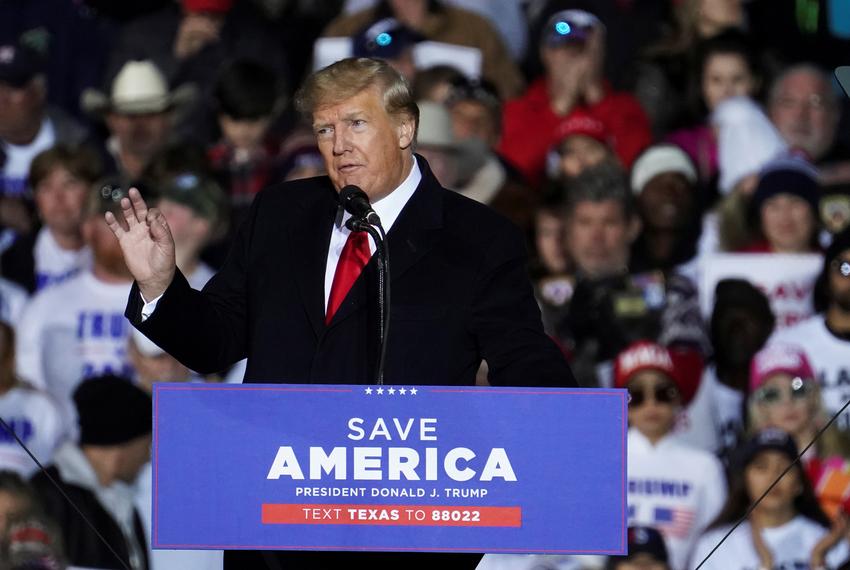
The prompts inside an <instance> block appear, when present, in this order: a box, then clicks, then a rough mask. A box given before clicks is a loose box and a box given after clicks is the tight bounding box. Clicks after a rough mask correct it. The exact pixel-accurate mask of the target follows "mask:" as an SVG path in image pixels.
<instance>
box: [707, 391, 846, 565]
mask: <svg viewBox="0 0 850 570" xmlns="http://www.w3.org/2000/svg"><path fill="white" fill-rule="evenodd" d="M847 406H850V400H847V401H846V402H844V405H843V406H841V409H840V410H838V411H837V412H835V413H834V414H833V415H832V417H831V418H829V421H828V422H826V425H824V426H823V427H822V428H820V429H819V430H818V432H817V433H816V434H815V437H814V438H813V439H812V441H810V442H809V444H808V445H807V446H806V447H805V448H804V449H803V450H802V451H800V453H798V454H797V457H796V459H794V461H792V462H791V463H790V464H789V465H788V467H786V468H785V470H784V471H783V472H782V473H780V474H779V477H777V478H776V480H775V481H773V483H771V484H770V487H768V488H767V490H765V492H764V493H762V494H761V496H760V497H759V498H758V499H756V500H755V501H753V504H752V505H750V507H749V508H748V509H747V512H745V513H744V515H743V516H742V517H741V518H740V519H738V521H737V522H736V523H735V524H734V525H733V526H732V528H730V529H729V532H727V533H726V534H725V535H724V536H723V538H721V539H720V542H718V543H717V544H716V545H715V546H714V548H712V549H711V552H709V553H708V554H707V555H706V557H705V558H703V559H702V562H700V563H699V565H698V566H697V567H696V568H694V570H699V569H700V568H702V566H703V564H705V563H706V562H707V561H708V559H709V558H711V555H712V554H714V553H715V552H716V551H717V549H718V548H720V545H721V544H723V543H724V542H726V539H727V538H729V536H730V535H731V534H732V533H733V532H734V531H735V529H736V528H738V527H739V526H741V523H743V522H744V521H745V520H747V519H748V518H749V516H750V513H752V512H753V510H754V509H755V508H756V507H757V506H759V503H761V502H762V500H763V499H764V498H765V497H767V495H768V494H769V493H770V492H771V491H772V490H773V488H774V487H775V486H776V485H777V484H778V483H779V481H781V480H782V478H783V477H785V475H786V474H787V473H788V472H789V471H790V470H791V468H792V467H794V465H798V464H799V463H800V460H801V459H802V458H803V455H805V453H806V452H807V451H808V450H809V448H810V447H812V446H813V445H814V444H815V442H817V440H818V439H820V437H821V436H822V435H823V432H825V431H826V430H827V428H829V426H831V425H832V424H833V422H835V420H836V419H838V416H840V415H841V414H842V413H843V412H844V410H846V409H847ZM800 467H801V468H802V465H801V466H800ZM803 476H804V477H805V476H806V475H805V472H804V473H803Z"/></svg>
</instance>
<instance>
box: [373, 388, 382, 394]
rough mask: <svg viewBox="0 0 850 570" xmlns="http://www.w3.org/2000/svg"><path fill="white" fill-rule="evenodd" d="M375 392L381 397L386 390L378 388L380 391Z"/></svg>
mask: <svg viewBox="0 0 850 570" xmlns="http://www.w3.org/2000/svg"><path fill="white" fill-rule="evenodd" d="M375 391H376V392H377V393H378V395H379V396H380V395H381V394H383V393H384V389H383V388H378V389H377V390H375Z"/></svg>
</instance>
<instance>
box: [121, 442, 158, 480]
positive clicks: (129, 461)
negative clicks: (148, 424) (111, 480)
mask: <svg viewBox="0 0 850 570" xmlns="http://www.w3.org/2000/svg"><path fill="white" fill-rule="evenodd" d="M150 457H151V435H150V434H147V435H142V436H139V437H137V438H136V439H133V440H131V441H128V442H127V443H125V444H122V446H121V459H120V462H119V466H118V477H119V478H120V479H121V480H122V481H124V482H125V483H133V482H134V481H135V480H136V477H138V475H139V471H141V470H142V467H144V466H145V463H147V462H148V461H150Z"/></svg>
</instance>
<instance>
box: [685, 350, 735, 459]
mask: <svg viewBox="0 0 850 570" xmlns="http://www.w3.org/2000/svg"><path fill="white" fill-rule="evenodd" d="M743 405H744V394H743V392H739V391H738V390H735V389H733V388H730V387H729V386H727V385H726V384H723V383H722V382H720V380H718V379H717V370H716V369H715V368H714V366H713V365H712V366H707V367H706V369H705V371H704V372H703V374H702V380H701V381H700V385H699V388H698V389H697V393H696V395H695V396H694V399H693V400H692V401H691V403H690V404H689V405H688V406H687V407H686V408H685V409H684V410H682V414H681V416H680V418H679V420H678V422H677V425H676V429H675V434H676V437H677V438H678V439H679V440H680V441H682V442H683V443H686V444H688V445H692V446H694V447H698V448H700V449H703V450H705V451H709V452H711V453H714V454H720V453H722V452H726V451H729V450H732V449H734V448H735V447H736V445H737V443H738V441H737V440H738V437H739V435H738V434H740V433H741V431H742V429H743V425H744V418H743V415H744V412H743Z"/></svg>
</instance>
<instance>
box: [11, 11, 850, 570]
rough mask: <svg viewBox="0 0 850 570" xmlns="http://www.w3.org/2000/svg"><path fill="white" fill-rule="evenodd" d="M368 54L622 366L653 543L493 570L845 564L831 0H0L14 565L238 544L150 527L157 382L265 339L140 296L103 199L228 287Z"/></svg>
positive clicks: (577, 361)
mask: <svg viewBox="0 0 850 570" xmlns="http://www.w3.org/2000/svg"><path fill="white" fill-rule="evenodd" d="M349 56H355V57H371V58H378V59H383V60H386V61H388V62H389V63H390V64H391V65H392V66H393V67H394V68H395V69H397V70H398V71H399V72H400V73H401V74H402V75H403V76H404V77H405V78H406V79H407V81H408V82H409V83H410V85H411V87H412V89H413V91H414V93H415V95H416V98H417V100H418V107H419V113H420V116H419V128H418V133H417V140H416V143H415V144H416V147H415V148H416V152H417V153H418V154H419V155H420V156H421V157H423V158H424V159H425V160H427V161H428V164H429V165H430V168H431V170H432V171H433V173H434V174H435V175H436V177H437V179H438V180H439V181H440V182H441V183H442V185H443V186H445V187H446V188H449V189H451V190H453V191H456V192H458V193H460V194H462V195H464V196H466V197H468V198H470V199H472V200H475V201H477V202H481V203H483V204H486V205H489V206H490V207H491V208H493V209H494V210H495V211H497V212H499V213H500V214H502V215H503V216H505V217H507V218H508V219H510V220H511V221H512V222H513V223H514V224H516V225H517V226H518V227H519V228H520V229H521V230H522V231H523V232H524V233H525V235H526V236H527V241H528V248H529V252H530V264H529V278H530V279H531V280H532V282H533V285H534V291H535V294H536V297H537V301H538V304H539V307H540V311H541V316H542V319H543V324H544V327H545V330H546V332H547V333H548V335H549V336H551V337H552V338H553V339H554V340H555V341H556V343H557V344H558V345H559V346H560V348H561V349H562V351H563V353H564V355H565V358H566V359H567V360H568V362H569V363H570V366H571V368H572V370H573V372H574V374H575V376H576V379H577V380H578V382H579V383H580V384H581V385H582V386H584V387H616V388H624V389H626V390H628V393H629V407H628V420H629V432H628V483H627V485H628V488H627V491H628V523H629V526H630V529H629V554H628V555H627V556H623V557H611V558H609V559H605V558H601V557H591V556H560V557H555V556H518V555H487V556H485V558H484V559H483V561H482V563H481V566H480V568H483V569H491V570H495V569H517V570H522V569H526V568H529V569H530V568H552V569H582V568H588V569H594V568H610V569H617V570H634V569H637V568H642V569H653V570H663V569H667V570H686V569H692V568H694V567H696V566H697V565H698V564H699V563H700V562H702V561H703V559H705V558H706V557H708V560H707V562H706V563H705V565H704V566H702V567H703V568H706V569H723V570H736V569H740V570H751V569H756V568H765V569H767V568H771V569H781V570H785V569H790V568H811V569H817V568H837V567H848V568H850V542H848V541H850V538H848V537H850V531H848V528H850V527H848V519H850V499H849V498H848V497H850V412H848V411H844V406H845V404H846V403H847V402H848V401H849V400H850V129H847V128H846V127H845V126H844V125H845V121H846V118H847V117H850V115H848V113H846V111H847V110H848V107H849V106H848V104H847V102H848V99H846V98H845V97H844V95H843V94H842V92H841V88H840V87H839V85H838V83H837V82H836V81H835V80H834V79H833V75H832V69H833V68H834V67H836V66H838V65H841V64H850V10H847V9H846V8H844V7H843V5H842V3H840V2H832V1H828V0H805V1H803V0H796V1H795V0H499V1H476V0H463V1H461V0H377V1H376V0H345V1H343V0H336V1H330V0H328V1H323V2H306V1H287V0H151V1H149V2H108V1H106V0H12V1H10V2H4V3H0V418H2V419H3V421H4V422H5V424H6V426H5V428H4V429H0V568H45V569H47V568H64V567H66V565H69V566H79V567H91V568H114V567H118V566H119V564H118V563H117V562H116V557H117V558H120V559H121V560H122V561H123V564H126V565H127V566H129V567H130V568H133V569H134V570H140V569H145V570H147V569H155V570H162V569H169V568H181V569H184V568H190V569H191V568H198V569H200V568H220V567H221V553H217V552H175V551H151V550H150V532H149V529H150V519H151V512H150V493H151V471H150V465H149V458H150V441H151V421H150V415H151V399H150V393H151V390H152V385H153V383H154V382H157V381H177V382H180V381H185V382H239V381H241V378H242V375H243V374H244V370H245V365H244V362H241V363H238V364H236V365H234V366H233V367H231V368H230V369H226V370H220V371H217V372H216V373H215V374H200V373H198V372H195V371H192V370H190V369H189V368H187V367H186V366H185V365H184V364H181V363H180V362H178V361H177V360H176V359H175V358H173V357H172V356H171V355H169V354H168V353H166V352H164V351H163V350H162V349H160V348H159V347H157V346H156V345H155V344H154V343H152V342H151V341H150V340H148V339H147V338H145V337H144V336H143V335H141V334H140V333H138V332H137V331H135V330H134V329H133V327H131V326H130V324H129V322H128V321H127V319H126V318H125V315H124V311H125V306H126V304H127V299H128V293H129V291H130V287H131V284H132V276H131V274H130V272H129V271H128V269H127V267H126V265H125V263H124V258H123V255H122V252H121V249H120V248H119V246H118V243H117V240H116V238H115V236H114V235H113V233H112V231H110V229H109V227H108V226H107V224H106V222H105V220H104V215H105V214H106V213H107V212H112V213H114V214H116V215H117V214H118V212H119V211H120V202H121V200H122V198H125V197H126V196H127V195H128V190H129V189H130V188H132V187H135V188H138V189H139V190H140V192H141V193H142V195H143V196H144V198H145V200H146V201H147V202H148V203H152V204H155V205H156V206H157V208H159V210H160V211H161V212H162V214H163V215H164V216H165V218H166V220H167V222H168V226H169V227H170V229H171V232H172V234H173V237H174V241H175V249H176V260H177V266H178V267H179V269H180V271H181V273H182V274H183V275H185V276H186V279H187V281H188V282H189V284H190V285H191V286H192V287H193V288H196V289H201V288H203V286H204V285H205V283H206V282H207V281H208V280H209V279H210V278H211V277H212V276H213V275H214V274H215V271H216V270H217V269H218V268H219V267H220V266H221V265H222V263H223V262H224V260H225V258H226V256H227V254H228V248H229V245H230V243H231V242H232V240H233V238H234V236H235V235H236V231H237V230H238V228H239V226H240V223H241V221H242V220H243V219H244V218H245V217H246V216H247V214H248V211H249V208H250V207H251V205H252V203H253V201H254V197H255V196H256V195H257V194H258V192H260V191H261V190H262V189H264V188H266V187H269V186H271V185H273V184H275V183H279V182H283V181H286V180H295V179H301V178H307V177H312V176H320V175H323V174H324V172H325V171H324V163H323V160H322V157H321V154H320V153H319V150H318V148H317V145H316V139H315V135H314V133H313V128H312V125H311V124H309V122H307V121H305V120H304V118H303V117H301V116H299V115H298V113H297V112H296V110H295V109H294V105H293V104H292V100H293V96H294V93H295V91H296V90H297V88H298V87H299V85H300V84H301V83H302V81H303V79H304V78H305V77H306V75H307V74H309V73H310V72H311V71H312V70H314V69H317V68H320V67H322V66H324V65H326V64H329V63H332V62H333V61H336V60H338V59H340V58H344V57H349ZM271 191H273V190H271ZM477 382H478V384H480V385H487V384H488V381H487V365H486V362H482V366H481V370H480V371H479V373H478V380H477ZM839 412H840V413H839ZM836 414H837V415H838V417H837V418H835V421H831V420H832V419H833V416H834V415H836ZM12 432H13V433H12ZM18 440H20V442H23V443H24V444H26V446H28V448H29V449H30V450H31V451H32V452H33V454H34V455H35V456H36V457H37V458H38V459H39V460H40V461H41V463H43V464H44V466H45V467H46V468H47V469H46V471H44V472H42V471H41V469H39V468H38V466H37V465H36V464H35V463H34V462H33V461H32V459H31V458H30V457H29V455H27V453H26V452H25V451H24V450H23V448H22V447H21V446H20V445H19V441H18ZM801 452H802V459H801V460H800V461H799V462H796V460H797V458H798V454H800V453H801ZM783 473H784V476H783V477H782V478H781V480H780V481H779V483H777V484H776V485H775V486H774V487H772V488H770V487H771V485H772V484H773V483H774V481H775V480H776V479H777V478H778V477H779V476H780V474H783ZM51 479H53V480H55V481H57V482H59V483H60V485H61V486H62V488H63V489H64V491H65V492H66V493H67V494H68V495H69V496H70V497H71V498H72V499H73V500H74V502H75V503H76V504H77V505H79V506H80V508H81V510H82V511H83V512H84V513H85V515H86V516H87V518H88V519H89V520H91V521H92V522H94V523H95V526H96V527H97V528H98V529H99V531H100V533H101V535H102V536H101V537H98V536H97V535H96V534H93V532H92V530H91V529H90V528H88V527H87V526H86V525H85V523H83V522H82V519H80V518H79V514H78V513H77V512H75V511H74V510H73V509H71V508H70V507H69V504H68V503H67V502H66V500H65V498H64V497H63V496H62V495H61V494H59V493H58V492H57V489H56V487H55V486H54V485H53V483H52V482H51ZM765 493H766V494H765ZM762 495H764V497H763V498H761V497H762ZM741 519H743V521H744V522H743V524H741V525H740V526H738V527H737V528H736V529H735V530H734V532H732V534H730V535H729V536H728V537H727V538H726V539H725V541H723V543H722V544H721V545H720V547H719V548H717V549H716V550H715V547H716V546H717V545H718V543H720V542H721V539H723V538H724V537H725V536H726V535H727V533H728V531H729V530H730V529H731V528H732V526H733V525H735V524H736V523H738V522H739V521H740V520H741ZM101 538H104V539H106V541H105V542H106V543H108V544H109V545H110V547H107V546H106V545H105V543H104V541H102V540H101ZM842 565H846V566H842Z"/></svg>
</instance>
